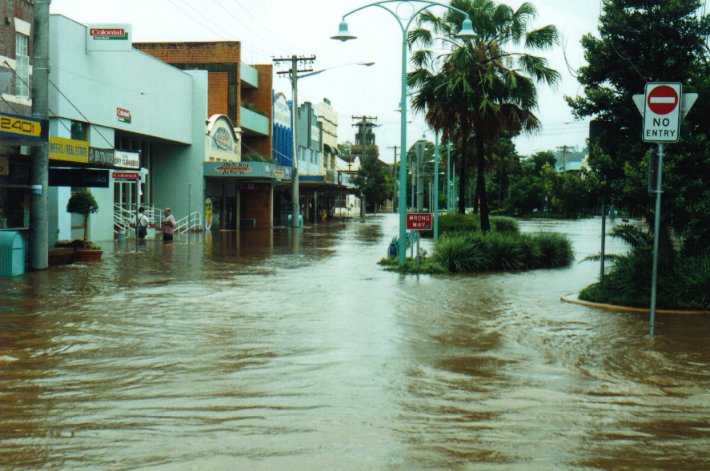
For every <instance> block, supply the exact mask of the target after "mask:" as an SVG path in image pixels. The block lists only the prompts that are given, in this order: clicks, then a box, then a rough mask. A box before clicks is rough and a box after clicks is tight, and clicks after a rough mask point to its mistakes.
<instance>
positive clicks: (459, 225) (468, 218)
mask: <svg viewBox="0 0 710 471" xmlns="http://www.w3.org/2000/svg"><path fill="white" fill-rule="evenodd" d="M480 230H481V226H480V223H479V220H478V217H476V216H474V215H471V214H459V213H452V214H442V215H440V216H439V234H443V233H446V232H460V231H470V232H479V231H480Z"/></svg>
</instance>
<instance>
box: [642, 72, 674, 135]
mask: <svg viewBox="0 0 710 471" xmlns="http://www.w3.org/2000/svg"><path fill="white" fill-rule="evenodd" d="M682 95H683V94H682V86H681V84H680V83H647V84H646V93H645V98H644V111H643V140H644V141H645V142H677V141H678V137H679V135H680V117H681V112H680V111H681V106H680V102H681V97H682Z"/></svg>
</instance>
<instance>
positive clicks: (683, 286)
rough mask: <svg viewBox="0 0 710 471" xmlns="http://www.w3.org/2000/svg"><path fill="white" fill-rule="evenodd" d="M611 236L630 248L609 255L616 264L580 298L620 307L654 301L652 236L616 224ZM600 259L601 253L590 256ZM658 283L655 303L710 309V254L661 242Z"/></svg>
mask: <svg viewBox="0 0 710 471" xmlns="http://www.w3.org/2000/svg"><path fill="white" fill-rule="evenodd" d="M611 235H612V236H613V237H616V238H620V239H622V240H624V241H625V242H626V243H627V244H628V246H629V250H628V252H627V253H626V254H623V255H613V256H607V258H609V259H610V260H612V261H613V266H612V268H611V269H610V270H609V272H608V273H606V274H605V275H604V280H603V282H602V283H594V284H592V285H590V286H587V287H586V288H585V289H583V290H582V291H581V292H580V293H579V299H582V300H585V301H591V302H597V303H607V304H614V305H618V306H634V307H648V306H649V305H650V302H651V274H652V270H653V248H652V242H653V236H652V235H651V234H650V233H649V232H648V231H645V230H644V229H643V228H640V227H635V226H630V225H624V226H617V227H615V228H614V230H612V232H611ZM589 259H590V260H598V259H599V256H594V257H589ZM657 274H658V278H657V284H656V306H657V307H659V308H665V309H699V310H708V309H710V256H708V255H700V256H693V255H689V254H685V253H683V252H681V251H679V250H677V249H675V248H673V245H672V244H670V243H669V242H667V241H661V244H660V251H659V263H658V273H657Z"/></svg>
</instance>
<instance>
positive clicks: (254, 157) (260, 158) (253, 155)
mask: <svg viewBox="0 0 710 471" xmlns="http://www.w3.org/2000/svg"><path fill="white" fill-rule="evenodd" d="M242 161H244V162H266V163H271V164H273V163H275V161H274V159H272V158H271V157H267V156H265V155H261V154H260V153H258V152H255V151H252V152H249V153H248V154H247V155H246V157H244V158H242Z"/></svg>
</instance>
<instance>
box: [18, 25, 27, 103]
mask: <svg viewBox="0 0 710 471" xmlns="http://www.w3.org/2000/svg"><path fill="white" fill-rule="evenodd" d="M29 42H30V38H29V36H27V35H25V34H22V33H16V34H15V61H16V66H15V93H16V94H17V96H19V97H23V98H29V97H30V87H29V83H30V52H29Z"/></svg>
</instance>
